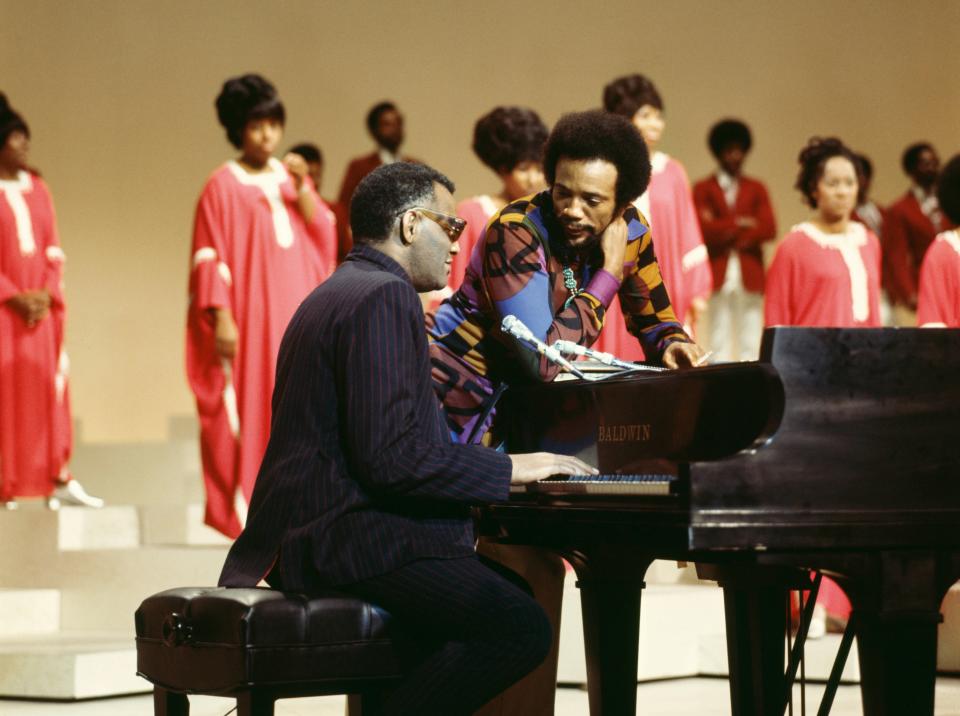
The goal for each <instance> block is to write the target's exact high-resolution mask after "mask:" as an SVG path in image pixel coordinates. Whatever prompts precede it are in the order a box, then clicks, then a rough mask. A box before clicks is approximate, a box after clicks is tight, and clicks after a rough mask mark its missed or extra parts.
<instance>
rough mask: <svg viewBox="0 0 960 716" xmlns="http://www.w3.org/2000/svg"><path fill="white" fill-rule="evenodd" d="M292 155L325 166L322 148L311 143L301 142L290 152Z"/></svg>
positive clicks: (291, 148)
mask: <svg viewBox="0 0 960 716" xmlns="http://www.w3.org/2000/svg"><path fill="white" fill-rule="evenodd" d="M288 151H289V152H290V153H291V154H299V155H300V156H301V157H303V160H304V161H306V162H316V163H317V164H323V152H322V151H321V149H320V147H318V146H317V145H316V144H311V143H310V142H301V143H300V144H295V145H293V146H292V147H290V149H289V150H288Z"/></svg>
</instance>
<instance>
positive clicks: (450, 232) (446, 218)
mask: <svg viewBox="0 0 960 716" xmlns="http://www.w3.org/2000/svg"><path fill="white" fill-rule="evenodd" d="M408 211H416V212H419V213H421V214H423V215H424V216H425V217H427V218H428V219H430V220H431V221H433V222H435V223H436V224H437V225H438V226H439V227H440V228H441V229H443V231H444V233H446V235H447V236H449V237H450V240H451V241H456V240H457V239H459V238H460V234H462V233H463V230H464V229H465V228H467V222H466V220H464V219H461V218H460V217H459V216H451V215H450V214H444V213H442V212H439V211H433V210H432V209H425V208H423V207H422V206H411V207H410V208H409V209H404V210H403V211H402V212H401V214H400V215H401V216H403V214H406V213H407V212H408Z"/></svg>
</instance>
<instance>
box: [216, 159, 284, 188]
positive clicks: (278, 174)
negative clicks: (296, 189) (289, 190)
mask: <svg viewBox="0 0 960 716" xmlns="http://www.w3.org/2000/svg"><path fill="white" fill-rule="evenodd" d="M267 164H268V166H269V167H270V171H268V172H258V173H256V174H251V173H250V172H248V171H247V170H246V169H244V168H243V167H242V166H240V162H238V161H237V160H236V159H231V160H230V161H229V162H227V167H229V169H230V171H231V172H232V173H233V176H234V177H236V179H237V181H238V182H240V183H241V184H247V185H251V186H259V187H263V186H270V187H273V186H278V185H280V184H283V182H285V181H286V180H287V169H286V167H284V166H283V162H281V161H280V160H279V159H276V158H275V157H270V159H268V160H267Z"/></svg>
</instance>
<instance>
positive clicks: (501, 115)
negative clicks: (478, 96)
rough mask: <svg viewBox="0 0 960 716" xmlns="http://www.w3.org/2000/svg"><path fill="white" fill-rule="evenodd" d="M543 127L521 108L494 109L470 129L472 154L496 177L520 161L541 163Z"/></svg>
mask: <svg viewBox="0 0 960 716" xmlns="http://www.w3.org/2000/svg"><path fill="white" fill-rule="evenodd" d="M546 143H547V125H545V124H544V123H543V120H541V119H540V115H538V114H537V113H536V112H534V111H533V110H532V109H526V108H525V107H497V108H496V109H494V110H493V111H492V112H489V113H488V114H485V115H483V116H482V117H481V118H480V119H478V120H477V123H476V124H475V125H474V127H473V151H474V153H476V155H477V157H479V159H480V161H481V162H483V163H484V164H486V165H487V166H488V167H490V168H491V169H492V170H493V171H494V172H496V173H497V174H500V173H505V172H510V171H513V169H514V167H516V166H517V165H518V164H520V163H521V162H541V161H543V147H544V145H545V144H546Z"/></svg>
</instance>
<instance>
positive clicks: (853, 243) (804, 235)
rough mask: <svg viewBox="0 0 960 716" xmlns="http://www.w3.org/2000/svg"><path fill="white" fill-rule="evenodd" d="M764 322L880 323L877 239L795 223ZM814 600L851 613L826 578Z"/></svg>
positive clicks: (833, 612) (780, 254)
mask: <svg viewBox="0 0 960 716" xmlns="http://www.w3.org/2000/svg"><path fill="white" fill-rule="evenodd" d="M764 325H766V326H820V327H826V328H829V327H835V328H875V327H879V326H880V325H881V321H880V240H879V239H878V238H877V237H876V236H875V235H874V234H873V233H872V232H871V231H870V230H869V229H867V228H866V227H865V226H864V225H863V224H861V223H859V222H856V221H851V222H850V224H849V225H848V228H847V232H846V233H845V234H826V233H824V232H823V231H821V230H820V229H818V228H817V227H816V226H814V225H813V224H811V223H809V222H805V223H802V224H799V225H798V226H794V227H793V229H792V230H791V231H790V233H789V234H787V235H786V236H785V237H784V239H783V241H782V242H781V244H780V246H778V247H777V254H776V256H775V257H774V259H773V263H771V264H770V270H769V271H768V272H767V281H766V292H765V296H764ZM817 603H818V604H822V605H823V606H824V607H825V608H826V610H827V613H828V614H829V615H830V616H832V617H835V618H838V619H842V620H845V619H847V618H848V617H849V615H850V600H849V599H847V596H846V594H844V593H843V590H842V589H840V587H839V586H838V585H837V583H836V582H834V581H833V580H831V579H829V578H827V577H824V579H823V582H822V583H821V586H820V594H819V597H818V599H817Z"/></svg>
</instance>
